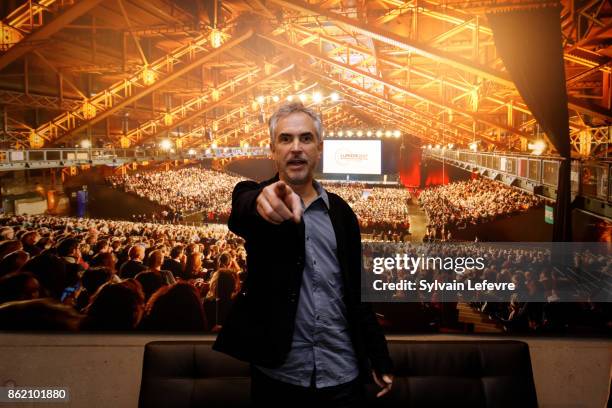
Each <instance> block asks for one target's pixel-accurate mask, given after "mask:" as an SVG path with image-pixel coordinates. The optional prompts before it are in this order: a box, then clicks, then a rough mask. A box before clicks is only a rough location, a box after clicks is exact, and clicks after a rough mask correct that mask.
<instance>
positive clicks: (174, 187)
mask: <svg viewBox="0 0 612 408" xmlns="http://www.w3.org/2000/svg"><path fill="white" fill-rule="evenodd" d="M241 180H242V179H241V178H240V177H236V176H233V175H229V174H227V173H223V172H219V171H214V170H208V169H203V168H200V167H186V168H182V169H179V170H168V171H161V172H157V171H154V172H140V173H134V174H128V175H124V176H112V177H109V178H108V179H107V181H108V182H109V183H110V184H111V185H112V186H113V187H115V188H121V189H123V190H124V191H126V192H128V193H133V194H136V195H138V196H139V197H142V198H146V199H147V200H149V201H152V202H155V203H157V204H159V205H161V206H163V207H164V208H166V210H164V211H165V214H163V215H162V216H161V217H160V220H162V221H163V220H171V221H177V218H180V216H183V215H188V214H191V213H196V212H204V219H205V220H209V221H221V222H224V221H226V220H227V218H228V217H229V213H230V211H231V194H232V190H233V189H234V186H235V185H236V183H238V182H239V181H241ZM169 216H170V217H169Z"/></svg>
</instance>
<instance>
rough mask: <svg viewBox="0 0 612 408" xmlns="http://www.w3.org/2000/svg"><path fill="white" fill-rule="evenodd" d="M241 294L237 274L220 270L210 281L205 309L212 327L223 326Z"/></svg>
mask: <svg viewBox="0 0 612 408" xmlns="http://www.w3.org/2000/svg"><path fill="white" fill-rule="evenodd" d="M239 292H240V283H239V280H238V276H237V275H236V273H235V272H233V271H231V270H229V269H219V270H217V271H216V272H215V273H214V274H213V277H212V279H211V281H210V288H209V290H208V294H207V295H206V301H205V302H204V308H205V310H206V317H207V319H208V321H209V322H211V325H213V326H214V327H217V329H218V328H219V327H220V326H222V325H223V324H224V322H225V319H226V317H227V315H228V313H229V310H230V309H231V307H232V304H233V302H234V298H235V296H236V295H237V294H238V293H239Z"/></svg>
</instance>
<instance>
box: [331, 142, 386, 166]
mask: <svg viewBox="0 0 612 408" xmlns="http://www.w3.org/2000/svg"><path fill="white" fill-rule="evenodd" d="M380 150H381V141H380V140H324V141H323V173H347V174H380V166H381V158H380V157H381V152H380Z"/></svg>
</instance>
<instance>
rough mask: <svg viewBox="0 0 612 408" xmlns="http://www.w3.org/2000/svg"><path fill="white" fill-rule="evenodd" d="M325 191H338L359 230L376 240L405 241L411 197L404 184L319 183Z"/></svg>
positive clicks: (408, 224) (408, 226)
mask: <svg viewBox="0 0 612 408" xmlns="http://www.w3.org/2000/svg"><path fill="white" fill-rule="evenodd" d="M323 186H324V187H325V189H327V190H328V191H330V192H332V193H335V194H338V195H339V196H340V197H342V198H343V199H344V200H346V202H348V203H349V205H350V206H351V207H352V209H353V211H354V212H355V214H356V215H357V218H358V219H359V226H360V228H361V232H362V233H364V234H373V235H374V236H376V237H377V238H379V239H382V238H383V237H384V239H388V240H393V237H394V236H395V238H396V240H401V241H404V240H408V237H407V235H409V234H410V216H409V210H408V205H409V204H410V201H411V199H412V197H411V195H410V192H409V191H408V190H407V189H406V188H404V187H392V186H384V187H372V186H367V185H365V184H363V183H355V182H351V183H346V182H340V183H339V182H323Z"/></svg>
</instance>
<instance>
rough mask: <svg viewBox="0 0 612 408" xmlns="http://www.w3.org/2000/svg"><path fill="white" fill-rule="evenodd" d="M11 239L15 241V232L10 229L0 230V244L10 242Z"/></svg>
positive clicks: (3, 228)
mask: <svg viewBox="0 0 612 408" xmlns="http://www.w3.org/2000/svg"><path fill="white" fill-rule="evenodd" d="M13 239H15V230H14V229H13V228H12V227H1V228H0V242H1V241H12V240H13Z"/></svg>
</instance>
